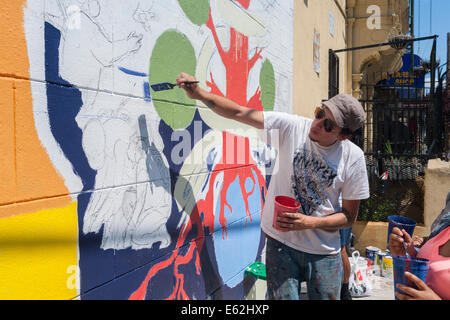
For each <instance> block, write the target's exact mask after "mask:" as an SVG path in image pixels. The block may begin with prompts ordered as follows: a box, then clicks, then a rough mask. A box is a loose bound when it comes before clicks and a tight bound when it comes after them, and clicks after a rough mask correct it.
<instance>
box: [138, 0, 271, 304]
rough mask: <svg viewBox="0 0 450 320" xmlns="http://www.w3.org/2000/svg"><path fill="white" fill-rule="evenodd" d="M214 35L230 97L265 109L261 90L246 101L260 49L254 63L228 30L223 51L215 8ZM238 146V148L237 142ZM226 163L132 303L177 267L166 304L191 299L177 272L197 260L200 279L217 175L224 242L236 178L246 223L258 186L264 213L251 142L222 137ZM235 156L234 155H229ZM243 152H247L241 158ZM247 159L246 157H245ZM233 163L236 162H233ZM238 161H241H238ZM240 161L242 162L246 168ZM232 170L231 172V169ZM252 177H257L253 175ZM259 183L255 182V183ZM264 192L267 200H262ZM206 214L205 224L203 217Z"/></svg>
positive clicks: (244, 0) (243, 40)
mask: <svg viewBox="0 0 450 320" xmlns="http://www.w3.org/2000/svg"><path fill="white" fill-rule="evenodd" d="M237 2H239V3H240V4H241V5H242V6H243V7H244V8H245V9H248V7H249V4H250V0H237ZM206 25H207V27H208V28H209V29H210V30H211V33H212V35H213V38H214V41H215V44H216V46H217V49H218V52H219V54H220V57H221V60H222V62H223V64H224V66H225V69H226V86H227V93H226V98H228V99H230V100H232V101H234V102H236V103H238V104H240V105H243V106H247V107H248V108H252V109H255V110H260V111H261V110H263V106H262V102H261V99H260V96H261V90H260V88H259V87H258V88H257V90H256V92H255V94H254V95H253V96H252V97H251V98H250V99H249V100H247V86H248V77H249V73H250V70H251V69H252V68H253V67H254V65H255V63H256V62H257V61H258V59H260V58H261V51H262V50H261V49H260V50H258V49H257V50H256V52H255V54H254V55H253V57H252V58H251V59H249V57H248V51H249V48H248V37H247V36H246V35H244V34H242V33H240V32H238V31H237V30H235V29H234V28H230V46H229V50H228V51H225V50H224V49H223V47H222V45H221V43H220V41H219V38H218V36H217V32H216V28H215V26H214V23H213V19H212V16H211V9H210V11H209V19H208V21H207V23H206ZM210 77H211V81H207V85H208V87H210V89H211V92H212V93H215V94H217V95H221V96H225V95H224V94H223V93H222V92H221V91H220V89H219V88H218V87H217V85H216V83H215V82H214V78H213V74H212V73H210ZM238 142H240V143H238ZM222 148H223V149H222V158H221V160H220V161H219V163H218V164H217V165H216V166H215V167H214V169H213V171H212V172H211V178H210V182H209V189H208V192H207V194H206V197H205V199H203V200H200V201H198V202H197V203H196V205H195V207H194V209H193V211H192V212H191V214H190V218H189V219H188V221H187V222H186V224H185V225H184V226H183V228H182V230H181V231H180V234H179V237H178V240H177V244H176V249H175V250H174V251H173V252H172V254H171V256H170V258H168V259H167V260H164V261H162V262H160V263H158V264H155V265H154V266H153V267H152V268H151V269H150V271H149V272H148V274H147V276H146V278H145V280H144V282H143V283H142V284H141V286H140V287H139V288H138V289H137V290H136V291H135V292H134V293H133V294H132V295H131V296H130V299H145V296H146V292H147V287H148V283H149V281H150V279H151V278H152V277H153V276H154V275H155V274H156V273H158V272H159V271H160V270H162V269H165V268H167V267H169V266H170V265H172V264H174V276H175V279H176V284H175V288H174V290H173V292H172V294H171V295H170V296H169V297H168V298H167V299H189V296H188V294H187V293H186V291H185V289H184V286H183V284H184V275H183V274H181V273H180V272H179V266H181V265H184V264H187V263H189V262H190V261H192V259H195V266H196V273H197V274H198V275H199V274H200V271H201V264H200V256H199V254H200V252H201V250H202V249H203V244H204V239H205V229H206V228H208V229H209V231H210V232H211V233H213V232H214V190H213V189H214V185H215V181H216V179H217V176H218V175H219V174H220V173H223V184H222V188H221V190H220V213H219V222H220V224H221V226H222V228H223V231H222V238H223V240H226V239H227V220H226V218H225V207H228V209H229V210H230V213H231V214H232V213H233V210H232V207H231V205H230V204H229V203H227V200H226V195H227V192H228V189H229V187H230V185H231V184H232V183H233V182H234V181H235V180H236V179H238V181H239V186H240V190H241V193H242V196H243V200H244V203H245V210H246V223H245V225H247V221H248V219H250V221H252V214H251V212H250V208H249V202H248V199H249V197H250V196H251V195H252V194H253V193H254V192H255V187H256V186H257V185H259V189H258V192H259V193H260V194H261V208H263V205H264V200H263V198H265V195H266V182H265V179H264V177H263V175H262V173H261V172H260V171H259V169H258V167H257V164H256V162H255V161H254V160H253V158H252V156H251V153H250V145H249V140H248V138H242V137H237V136H235V135H233V134H230V133H227V132H225V131H224V132H223V145H222ZM230 153H231V156H230ZM242 153H244V154H243V155H242ZM242 156H243V157H242ZM230 159H232V161H231V163H230V161H229V160H230ZM238 159H239V162H238ZM241 159H244V163H242V161H241ZM230 169H231V170H230ZM253 173H254V174H253ZM255 176H256V179H257V180H258V181H256V179H255ZM247 179H251V181H252V182H253V188H252V190H250V191H249V192H247V190H246V188H245V181H246V180H247ZM263 192H264V197H263ZM202 214H203V222H202V219H201V218H200V217H201V215H202ZM193 226H196V230H197V236H196V238H195V239H194V240H193V241H192V242H191V243H190V244H189V248H188V250H187V252H186V253H185V254H184V255H181V254H180V248H181V246H183V245H184V244H185V240H186V238H187V236H188V234H189V232H190V231H191V229H192V227H193Z"/></svg>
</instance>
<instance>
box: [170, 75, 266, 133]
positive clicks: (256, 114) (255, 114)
mask: <svg viewBox="0 0 450 320" xmlns="http://www.w3.org/2000/svg"><path fill="white" fill-rule="evenodd" d="M186 81H195V78H194V77H193V76H190V75H188V74H186V73H181V74H180V75H179V76H178V78H177V85H178V87H180V88H183V89H184V90H185V91H186V94H187V96H188V97H189V98H191V99H195V100H200V101H202V102H203V103H204V104H205V105H206V106H208V108H210V109H211V110H212V111H214V112H215V113H217V114H218V115H220V116H222V117H225V118H228V119H232V120H236V121H239V122H241V123H244V124H247V125H249V126H252V127H255V128H256V129H264V115H263V112H262V111H257V110H253V109H250V108H247V107H244V106H240V105H238V104H237V103H235V102H233V101H231V100H229V99H227V98H224V97H221V96H218V95H215V94H212V93H209V92H207V91H206V90H204V89H202V88H200V86H199V85H198V84H187V85H186V84H185V83H184V82H186Z"/></svg>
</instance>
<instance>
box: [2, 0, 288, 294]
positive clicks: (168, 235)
mask: <svg viewBox="0 0 450 320" xmlns="http://www.w3.org/2000/svg"><path fill="white" fill-rule="evenodd" d="M7 9H9V10H10V11H11V10H15V11H16V12H17V17H16V19H18V20H19V19H20V21H18V22H17V23H18V24H21V32H22V33H23V34H24V41H23V43H24V45H25V47H24V48H23V50H24V52H26V54H24V59H26V60H28V65H29V70H27V72H28V73H29V74H25V75H24V76H23V77H24V78H25V79H28V80H27V83H28V84H29V88H30V89H28V90H29V91H30V92H29V96H30V99H29V102H28V104H29V106H30V109H29V113H28V114H26V115H25V117H27V119H32V120H33V126H32V130H33V132H34V134H35V135H36V137H37V138H36V141H34V145H38V146H39V148H41V149H40V150H43V151H44V155H45V156H46V157H47V158H46V159H45V162H42V163H45V166H44V167H49V168H50V169H49V170H53V173H52V174H53V176H55V178H54V179H53V178H51V177H52V175H49V177H50V178H51V179H53V180H55V181H59V182H52V183H53V185H56V186H57V187H56V186H55V187H54V188H53V189H49V190H48V191H44V190H45V188H43V189H41V191H40V192H41V194H38V195H36V196H33V197H29V198H28V199H27V200H26V202H35V201H38V199H45V200H48V201H47V202H46V203H44V204H42V205H41V207H39V208H37V207H36V208H34V207H31V208H28V207H27V208H26V209H25V208H23V209H21V208H10V207H11V205H9V204H8V203H11V202H14V201H11V200H10V199H9V201H8V199H6V200H5V201H4V203H5V205H4V206H3V205H2V207H3V210H2V211H0V228H6V226H7V225H14V223H16V224H17V223H18V220H17V219H18V218H19V217H20V218H21V221H24V220H30V222H31V219H32V218H33V217H34V219H36V217H38V216H39V215H43V214H44V213H47V214H48V212H52V213H53V214H56V213H60V215H64V217H67V218H66V219H63V218H62V216H60V217H58V219H62V220H63V222H61V224H64V225H65V229H64V228H61V230H66V234H70V235H71V238H70V241H69V243H70V245H67V246H65V247H64V250H65V252H70V253H71V255H70V257H68V258H67V259H64V260H63V261H60V265H61V266H65V267H64V268H62V267H61V266H60V267H58V271H57V272H59V274H60V275H61V277H59V278H55V277H52V274H51V273H50V271H49V272H48V274H46V275H45V276H42V275H41V277H44V278H45V279H47V281H48V283H49V284H48V286H50V285H53V286H54V287H55V288H58V290H53V292H55V295H56V296H55V297H56V298H63V299H71V298H76V299H242V298H244V297H245V296H246V294H247V292H248V290H249V288H248V286H246V285H244V270H245V268H246V267H247V266H248V265H249V264H251V263H253V262H254V261H260V260H261V259H262V256H263V253H264V245H265V241H264V236H263V234H262V232H261V229H260V226H259V225H260V220H261V212H262V208H263V206H264V199H265V195H266V190H267V187H268V185H269V183H270V172H268V171H267V167H268V166H270V164H271V163H272V162H273V160H274V159H273V154H274V151H273V150H272V148H271V147H270V146H269V145H266V144H264V143H262V142H261V141H260V140H259V139H258V132H257V130H254V129H252V128H250V127H247V126H243V125H241V124H239V123H236V122H233V121H231V120H226V119H223V118H220V117H219V116H217V115H216V114H215V113H213V112H212V111H211V110H209V109H208V108H206V107H205V106H204V105H203V104H202V103H200V102H197V101H193V100H190V99H189V98H187V96H186V95H185V93H184V91H183V90H180V89H178V88H175V89H173V90H167V91H160V92H154V91H152V90H151V89H150V85H151V84H154V83H158V82H175V79H176V77H177V76H178V74H179V73H180V72H187V73H190V74H193V75H195V76H196V78H197V79H198V80H199V81H200V85H201V86H203V87H204V88H205V89H207V90H210V91H211V92H214V93H216V94H219V95H222V96H224V97H227V98H229V99H231V100H233V101H235V102H237V103H239V104H241V105H244V106H247V107H248V108H253V109H257V110H280V111H285V112H290V111H291V110H290V101H291V84H290V83H291V79H292V59H293V58H292V15H293V12H292V11H293V3H292V0H289V1H283V2H282V3H281V1H277V0H236V1H232V0H165V1H159V0H153V1H142V0H130V1H119V0H117V1H111V0H109V1H103V0H41V1H23V4H22V5H21V6H18V7H15V8H12V7H11V8H7ZM20 11H21V12H20ZM20 13H22V14H23V18H22V16H21V15H20ZM269 22H270V23H269ZM2 36H3V34H2ZM0 72H2V71H1V70H0ZM13 82H14V81H13ZM13 93H14V91H13ZM11 103H12V104H14V103H16V104H17V101H15V100H14V99H12V102H11ZM28 161H31V160H30V159H28ZM42 161H44V160H42ZM19 176H20V174H19ZM38 179H40V180H43V181H45V179H46V178H45V177H41V176H38ZM58 179H60V180H58ZM58 183H59V184H58ZM18 200H19V201H22V202H23V201H24V200H22V199H18ZM14 207H15V205H14ZM8 210H13V211H14V214H8V212H9V211H8ZM42 210H43V211H42ZM2 212H6V213H4V214H2ZM10 212H12V211H10ZM69 212H70V214H69ZM25 213H26V214H25ZM46 219H47V220H45V222H48V221H49V220H50V221H52V222H53V221H59V220H58V219H55V217H54V216H52V217H47V218H46ZM16 220H17V221H16ZM45 222H44V221H43V222H41V223H45ZM67 229H69V230H70V232H67ZM30 241H31V240H30ZM2 246H3V244H2ZM47 246H48V245H47ZM45 247H46V246H45V245H44V246H43V248H45ZM0 249H1V248H0ZM26 250H27V249H26V248H25V247H24V248H23V250H22V251H23V253H22V251H21V250H19V251H20V252H16V253H15V254H10V255H6V256H4V257H1V252H0V269H2V261H8V259H9V260H14V261H20V259H21V258H20V257H19V256H20V255H21V254H22V255H23V256H25V254H26ZM47 252H49V253H47V254H52V255H54V256H59V255H58V254H59V253H60V252H61V250H59V249H55V250H53V251H52V250H50V251H48V250H47ZM39 254H41V255H44V254H45V253H44V249H43V250H42V251H40V253H39ZM39 254H38V255H39ZM66 256H67V255H66ZM17 263H18V262H16V264H17ZM6 264H7V263H6ZM34 265H36V267H37V262H34ZM34 265H31V266H30V268H33V266H34ZM52 265H55V263H53V264H52ZM39 268H41V266H39ZM3 271H4V272H12V270H10V269H3ZM55 272H56V271H55ZM63 276H65V279H64V281H61V278H62V277H63ZM18 282H20V281H18ZM43 286H44V285H43ZM48 286H47V287H48ZM44 289H45V290H48V289H46V288H42V290H40V291H39V290H38V291H36V293H35V294H34V296H33V295H32V296H33V297H36V298H39V297H42V291H44ZM53 289H54V288H53ZM8 290H12V291H14V295H15V296H17V297H21V296H23V290H24V288H22V287H21V286H20V285H19V284H18V283H14V284H11V287H10V289H8ZM8 290H7V289H6V288H1V285H0V296H2V297H4V298H8V293H7V291H8ZM12 291H11V292H12ZM21 294H22V295H21Z"/></svg>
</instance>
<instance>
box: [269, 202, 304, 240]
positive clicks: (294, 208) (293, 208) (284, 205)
mask: <svg viewBox="0 0 450 320" xmlns="http://www.w3.org/2000/svg"><path fill="white" fill-rule="evenodd" d="M300 207H301V205H300V202H298V201H297V200H295V199H294V198H291V197H287V196H277V197H275V205H274V210H273V224H272V225H273V227H274V228H275V229H276V230H278V231H281V232H287V231H282V230H280V229H279V228H278V227H277V217H278V215H279V214H280V213H281V212H294V213H295V212H298V210H299V209H300Z"/></svg>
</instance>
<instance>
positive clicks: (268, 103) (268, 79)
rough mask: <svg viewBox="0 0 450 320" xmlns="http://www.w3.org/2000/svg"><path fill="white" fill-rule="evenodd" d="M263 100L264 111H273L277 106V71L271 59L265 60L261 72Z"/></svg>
mask: <svg viewBox="0 0 450 320" xmlns="http://www.w3.org/2000/svg"><path fill="white" fill-rule="evenodd" d="M259 85H260V86H261V102H262V105H263V109H264V111H273V109H274V107H275V72H274V71H273V66H272V63H271V62H270V61H269V60H266V61H264V63H263V65H262V67H261V71H260V73H259Z"/></svg>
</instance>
